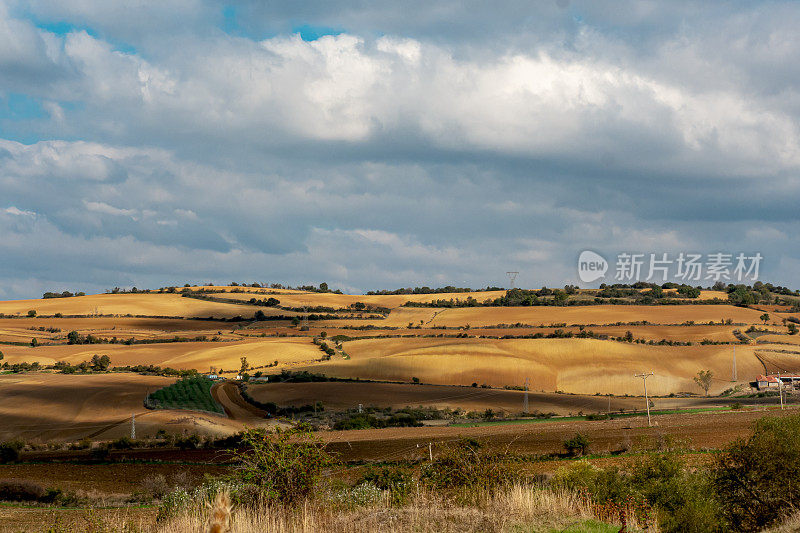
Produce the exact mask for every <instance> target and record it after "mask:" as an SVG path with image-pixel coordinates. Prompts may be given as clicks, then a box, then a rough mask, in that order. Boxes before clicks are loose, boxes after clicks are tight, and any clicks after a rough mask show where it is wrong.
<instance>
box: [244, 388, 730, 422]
mask: <svg viewBox="0 0 800 533" xmlns="http://www.w3.org/2000/svg"><path fill="white" fill-rule="evenodd" d="M247 392H248V394H250V396H252V397H253V398H254V399H256V400H258V401H260V402H274V403H276V404H277V405H279V406H282V407H285V406H292V405H294V406H299V405H307V404H313V403H315V402H317V401H320V402H322V403H323V404H324V406H325V409H328V410H330V409H333V410H345V409H354V408H355V407H357V406H358V404H359V403H361V404H363V405H365V406H374V407H391V408H393V409H401V408H403V407H417V406H425V407H434V408H437V409H445V408H450V409H462V410H463V411H480V412H482V411H484V410H486V409H493V410H494V411H501V412H504V413H507V414H509V415H517V414H519V413H520V412H522V402H523V396H524V392H522V391H516V390H503V389H482V388H473V387H454V386H446V385H427V384H421V385H410V384H402V383H353V382H321V383H268V384H251V385H248V386H247ZM528 396H529V398H528V405H529V410H530V411H531V412H534V411H540V412H542V413H550V412H553V413H556V414H557V415H570V414H577V413H578V412H583V413H587V414H588V413H604V412H607V411H608V409H609V405H610V406H611V410H612V411H617V410H619V409H625V410H626V411H633V410H640V411H641V410H642V409H643V408H644V398H634V397H621V396H615V397H613V398H610V399H609V398H608V397H606V396H595V395H578V394H555V393H552V392H551V393H543V392H530V393H529V394H528ZM734 401H736V400H732V399H726V400H720V399H718V398H655V399H654V403H655V405H656V408H658V409H685V408H693V407H708V406H714V405H726V404H730V403H732V402H734Z"/></svg>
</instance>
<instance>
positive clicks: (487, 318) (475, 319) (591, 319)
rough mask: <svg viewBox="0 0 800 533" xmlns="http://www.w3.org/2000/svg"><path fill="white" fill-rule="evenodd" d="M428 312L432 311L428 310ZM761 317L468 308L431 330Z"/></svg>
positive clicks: (725, 312)
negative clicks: (509, 325) (441, 328)
mask: <svg viewBox="0 0 800 533" xmlns="http://www.w3.org/2000/svg"><path fill="white" fill-rule="evenodd" d="M428 311H433V310H431V309H428ZM759 316H760V313H759V312H758V311H756V310H753V309H746V308H742V307H734V306H732V305H590V306H574V307H468V308H460V309H444V310H442V311H441V312H440V313H438V314H437V315H436V317H435V318H434V319H433V320H432V322H431V325H433V326H464V325H467V324H469V325H470V326H473V327H474V326H489V325H493V324H515V323H517V322H521V323H523V324H530V325H542V326H547V325H551V324H555V323H566V324H567V325H572V324H614V323H616V322H623V323H627V322H636V321H640V320H647V321H648V322H650V323H651V324H682V323H684V322H686V321H687V320H691V321H694V322H695V323H703V322H705V323H707V322H709V321H714V322H720V321H721V320H728V319H731V320H733V322H735V323H745V324H755V323H758V322H759V318H758V317H759Z"/></svg>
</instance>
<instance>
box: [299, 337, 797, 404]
mask: <svg viewBox="0 0 800 533" xmlns="http://www.w3.org/2000/svg"><path fill="white" fill-rule="evenodd" d="M754 348H755V346H752V345H741V346H738V347H737V350H736V356H737V365H738V371H739V375H740V376H743V377H744V376H747V379H748V380H749V379H755V376H757V375H758V374H760V373H763V371H764V367H763V365H762V363H761V361H760V360H759V359H758V358H756V357H755V356H754V355H753V350H754ZM344 349H345V351H346V352H347V354H349V355H350V357H351V359H349V360H340V359H333V360H331V361H327V362H321V363H316V364H314V365H309V366H308V367H307V368H308V369H309V370H313V371H317V372H324V373H326V374H328V375H332V376H339V377H360V378H362V379H375V380H389V381H405V382H408V381H410V380H411V378H412V377H418V378H419V379H420V380H422V381H423V382H426V383H436V384H443V385H469V384H471V383H473V382H477V383H478V384H482V383H487V384H489V385H491V386H495V387H503V386H508V385H517V386H518V385H522V384H523V381H524V379H525V378H526V377H528V378H529V379H530V386H531V388H532V389H533V390H543V391H553V390H561V391H565V392H571V393H578V394H594V393H601V394H606V393H611V394H616V395H622V394H639V393H640V392H641V385H642V384H641V381H640V380H637V379H635V378H634V377H633V375H634V374H635V373H640V372H649V371H652V372H654V373H655V376H653V377H652V378H650V379H649V380H648V390H649V391H650V392H651V393H652V394H657V395H666V394H670V393H678V392H682V391H694V392H698V388H697V386H696V385H695V383H694V381H693V376H695V375H696V374H697V372H698V371H700V370H705V369H709V370H712V371H713V372H714V374H715V375H716V376H719V377H720V379H718V380H716V381H715V383H714V384H713V385H712V389H711V391H712V392H713V393H718V392H720V391H722V390H724V389H726V388H728V387H730V386H731V384H730V382H729V381H726V380H725V379H724V378H722V376H729V375H730V373H731V365H732V354H733V347H732V346H730V345H720V346H714V345H710V346H647V345H642V344H628V343H622V342H616V341H601V340H595V339H535V340H529V339H511V340H495V339H452V338H451V339H437V338H428V339H365V340H358V341H351V342H347V343H345V346H344ZM759 349H762V350H763V349H764V348H763V347H759ZM781 357H783V358H788V359H791V358H792V357H794V358H796V357H797V354H794V355H792V354H784V355H782V356H781Z"/></svg>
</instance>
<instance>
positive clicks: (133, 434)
mask: <svg viewBox="0 0 800 533" xmlns="http://www.w3.org/2000/svg"><path fill="white" fill-rule="evenodd" d="M131 440H136V413H133V414H131Z"/></svg>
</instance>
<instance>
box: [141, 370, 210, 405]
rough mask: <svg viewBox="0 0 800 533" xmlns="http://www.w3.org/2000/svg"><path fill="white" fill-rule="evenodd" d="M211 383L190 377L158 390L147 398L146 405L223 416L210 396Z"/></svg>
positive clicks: (204, 378)
mask: <svg viewBox="0 0 800 533" xmlns="http://www.w3.org/2000/svg"><path fill="white" fill-rule="evenodd" d="M213 384H214V382H213V381H211V380H210V379H208V378H206V377H204V376H197V377H190V378H184V379H181V380H178V381H176V382H175V383H173V384H172V385H169V386H168V387H164V388H163V389H158V390H157V391H155V392H154V393H152V394H150V396H148V397H147V400H148V405H149V406H150V407H154V408H156V409H190V410H192V411H209V412H212V413H220V414H223V413H224V412H225V411H224V410H223V409H222V406H221V405H219V404H218V403H217V402H215V401H214V398H213V397H212V396H211V386H212V385H213Z"/></svg>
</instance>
